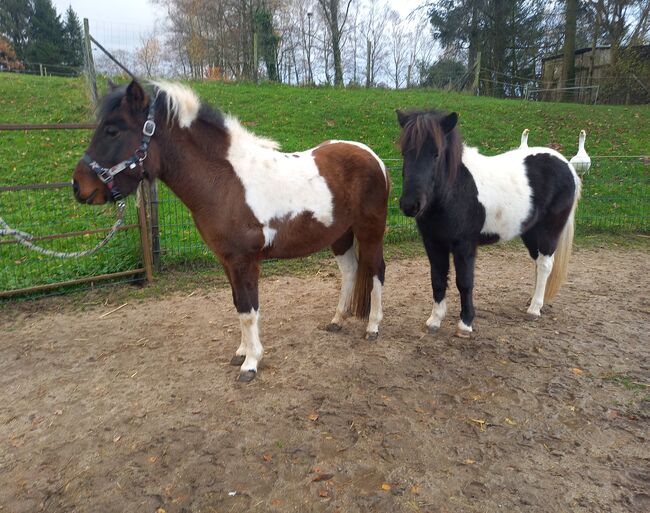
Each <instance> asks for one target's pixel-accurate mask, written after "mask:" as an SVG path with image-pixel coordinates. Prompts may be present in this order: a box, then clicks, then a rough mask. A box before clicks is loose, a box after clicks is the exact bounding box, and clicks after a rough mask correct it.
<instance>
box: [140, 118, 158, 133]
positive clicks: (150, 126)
mask: <svg viewBox="0 0 650 513" xmlns="http://www.w3.org/2000/svg"><path fill="white" fill-rule="evenodd" d="M155 131H156V123H155V122H154V121H153V120H152V119H148V120H147V121H145V122H144V126H143V127H142V133H143V134H144V135H146V136H147V137H151V136H152V135H153V134H154V132H155Z"/></svg>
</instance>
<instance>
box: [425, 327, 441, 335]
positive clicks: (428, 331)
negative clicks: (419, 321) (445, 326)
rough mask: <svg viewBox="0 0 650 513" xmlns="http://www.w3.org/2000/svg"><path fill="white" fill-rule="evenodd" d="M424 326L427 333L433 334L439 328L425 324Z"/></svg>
mask: <svg viewBox="0 0 650 513" xmlns="http://www.w3.org/2000/svg"><path fill="white" fill-rule="evenodd" d="M425 328H426V330H427V333H428V334H429V335H435V334H436V333H438V330H439V329H440V326H426V325H425Z"/></svg>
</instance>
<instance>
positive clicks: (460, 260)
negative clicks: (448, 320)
mask: <svg viewBox="0 0 650 513" xmlns="http://www.w3.org/2000/svg"><path fill="white" fill-rule="evenodd" d="M453 253H454V267H455V268H456V286H457V287H458V292H459V293H460V320H459V321H458V327H457V328H456V333H455V336H457V337H461V338H470V336H471V334H472V322H473V321H474V302H473V299H472V292H473V290H474V264H475V262H476V244H475V243H473V242H468V241H463V242H461V243H459V244H457V245H456V246H455V247H454V248H453Z"/></svg>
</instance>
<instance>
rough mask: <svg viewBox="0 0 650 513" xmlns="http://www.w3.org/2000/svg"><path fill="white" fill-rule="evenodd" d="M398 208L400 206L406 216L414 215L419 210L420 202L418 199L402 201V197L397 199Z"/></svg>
mask: <svg viewBox="0 0 650 513" xmlns="http://www.w3.org/2000/svg"><path fill="white" fill-rule="evenodd" d="M399 208H401V209H402V212H404V213H405V214H406V215H407V216H414V215H415V214H417V213H418V212H419V211H420V203H419V202H418V201H415V202H410V201H404V199H403V198H402V199H400V201H399Z"/></svg>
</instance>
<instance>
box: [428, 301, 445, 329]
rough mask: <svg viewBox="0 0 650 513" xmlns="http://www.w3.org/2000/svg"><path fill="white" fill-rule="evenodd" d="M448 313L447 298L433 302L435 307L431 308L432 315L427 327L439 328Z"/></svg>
mask: <svg viewBox="0 0 650 513" xmlns="http://www.w3.org/2000/svg"><path fill="white" fill-rule="evenodd" d="M446 314H447V300H446V299H443V300H442V301H440V303H436V302H435V301H434V302H433V309H432V310H431V316H430V317H429V318H428V319H427V322H426V325H427V328H433V329H436V328H439V327H440V323H441V322H442V320H443V319H444V318H445V315H446Z"/></svg>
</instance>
